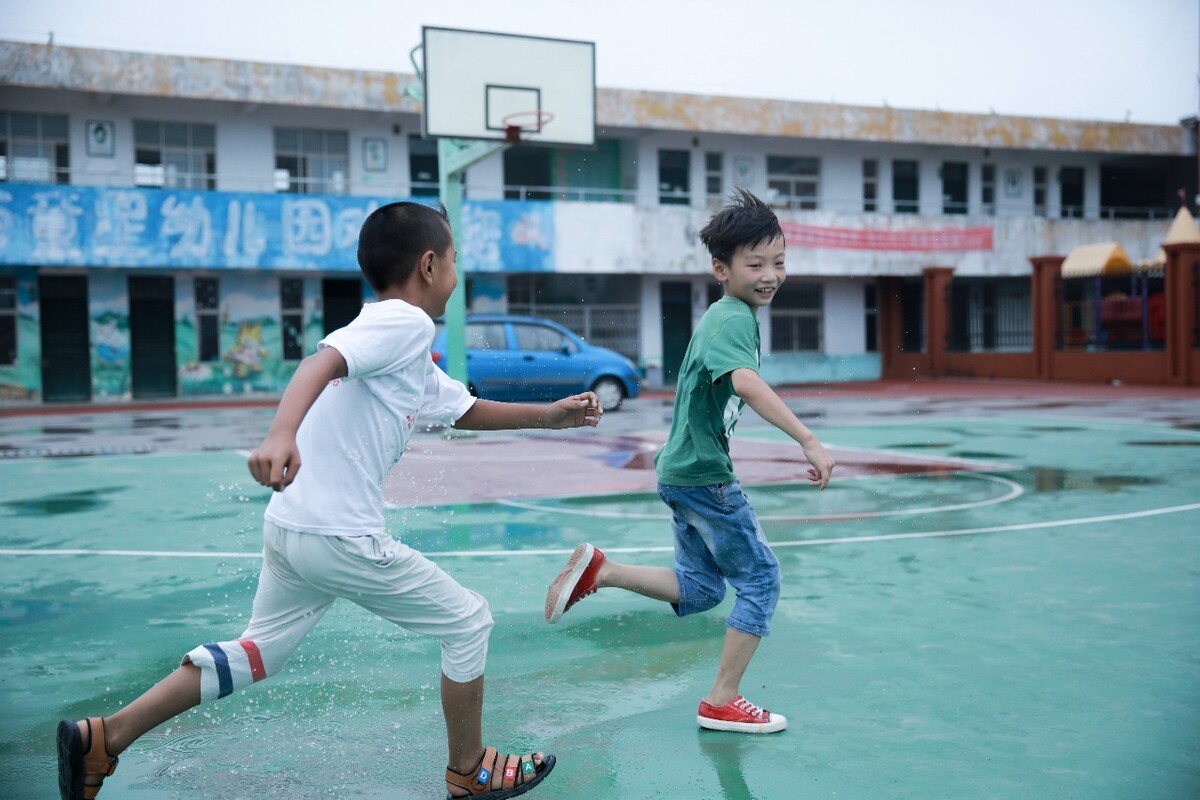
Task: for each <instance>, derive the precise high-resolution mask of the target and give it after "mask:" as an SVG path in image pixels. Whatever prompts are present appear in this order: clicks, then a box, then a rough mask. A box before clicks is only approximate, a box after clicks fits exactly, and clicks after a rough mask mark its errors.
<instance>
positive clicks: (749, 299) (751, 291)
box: [713, 236, 787, 308]
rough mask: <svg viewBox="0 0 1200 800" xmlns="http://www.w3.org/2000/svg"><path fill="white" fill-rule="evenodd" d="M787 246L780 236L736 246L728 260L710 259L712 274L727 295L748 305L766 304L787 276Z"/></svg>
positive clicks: (755, 306) (753, 306) (769, 302)
mask: <svg viewBox="0 0 1200 800" xmlns="http://www.w3.org/2000/svg"><path fill="white" fill-rule="evenodd" d="M786 249H787V248H786V246H785V244H784V241H783V237H782V236H781V237H779V238H777V239H772V240H771V241H769V242H763V243H762V244H760V245H757V246H755V247H739V248H738V249H737V250H736V251H735V252H734V254H733V257H732V258H731V259H730V263H729V264H725V263H724V262H722V261H718V260H717V259H715V258H714V259H713V275H715V276H716V278H717V280H718V281H720V282H721V285H722V286H724V287H725V294H726V295H729V296H730V297H736V298H737V299H738V300H741V301H742V302H743V303H745V304H746V305H748V306H750V307H751V308H761V307H762V306H768V305H770V304H771V301H772V300H774V299H775V293H776V292H777V291H778V290H779V287H780V286H782V285H783V281H784V278H786V277H787V272H786V270H785V269H784V265H783V255H784V252H785V250H786Z"/></svg>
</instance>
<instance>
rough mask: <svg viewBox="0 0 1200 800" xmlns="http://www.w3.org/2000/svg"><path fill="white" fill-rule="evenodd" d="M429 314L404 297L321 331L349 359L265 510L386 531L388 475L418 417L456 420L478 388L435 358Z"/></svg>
mask: <svg viewBox="0 0 1200 800" xmlns="http://www.w3.org/2000/svg"><path fill="white" fill-rule="evenodd" d="M433 336H434V326H433V321H432V320H431V319H430V318H429V316H428V315H426V314H425V312H424V311H422V310H421V309H419V308H416V307H415V306H411V305H409V304H408V303H405V302H404V301H403V300H383V301H381V302H378V303H370V304H368V305H365V306H363V309H362V311H361V312H360V313H359V315H358V317H356V318H355V320H354V321H353V322H351V323H350V324H349V325H347V326H346V327H344V328H340V329H338V330H336V331H334V332H333V333H331V334H329V335H328V336H326V337H325V338H324V339H322V340H321V342H320V344H319V345H318V347H333V348H336V349H337V351H338V352H339V353H341V355H342V357H343V358H344V359H346V366H347V368H348V370H349V374H348V375H347V377H345V378H342V379H340V380H335V381H331V382H330V384H329V385H328V386H326V387H325V390H324V391H323V392H321V395H320V396H319V397H318V398H317V400H316V402H315V403H313V406H312V408H311V409H309V412H308V414H307V415H306V416H305V417H304V421H303V422H302V423H301V424H300V429H299V431H297V433H296V444H297V446H298V447H299V449H300V471H299V472H298V473H297V475H296V480H295V481H294V482H293V483H292V484H291V485H290V486H288V487H287V488H286V489H284V490H283V491H282V492H275V493H274V494H273V496H272V497H271V502H270V503H269V504H268V505H267V510H266V515H265V516H266V519H267V521H268V522H272V523H274V524H276V525H278V526H279V527H281V528H289V529H291V530H294V531H303V532H306V533H322V534H331V535H338V536H357V535H366V534H374V533H382V532H384V523H383V481H384V478H386V477H387V474H388V472H389V471H390V470H391V468H392V467H393V466H394V465H395V464H396V462H397V461H399V460H400V456H401V455H402V454H403V453H404V448H405V447H406V446H407V445H408V440H409V438H410V437H411V436H412V431H413V427H414V426H415V425H416V422H417V419H418V418H419V417H428V418H435V419H440V420H442V421H444V422H454V421H455V420H457V419H458V418H459V417H461V416H462V415H463V414H465V413H466V412H467V410H468V409H470V408H471V405H472V404H473V403H474V402H475V398H473V397H471V395H470V393H469V392H468V391H467V388H466V387H465V386H463V385H462V384H461V383H459V382H458V381H456V380H454V379H452V378H450V377H449V376H448V375H446V374H445V373H444V372H442V371H441V370H440V369H438V368H437V367H436V366H434V363H433V358H432V356H431V355H430V351H429V348H430V346H431V345H432V344H433Z"/></svg>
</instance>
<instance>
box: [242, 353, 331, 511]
mask: <svg viewBox="0 0 1200 800" xmlns="http://www.w3.org/2000/svg"><path fill="white" fill-rule="evenodd" d="M347 372H348V370H347V368H346V359H344V358H343V357H342V354H341V353H339V352H338V351H337V350H336V349H335V348H333V347H324V348H322V349H320V350H318V351H317V352H315V353H313V354H312V355H311V356H308V357H307V358H305V359H304V360H303V361H301V362H300V366H298V367H296V372H295V373H294V374H293V375H292V379H291V380H290V381H288V385H287V388H286V389H284V390H283V397H281V398H279V407H278V408H277V409H276V410H275V419H274V420H272V422H271V427H270V428H269V429H268V430H267V435H266V436H265V437H264V438H263V440H262V444H260V445H259V446H258V447H257V448H256V449H255V450H254V452H253V453H251V454H250V458H249V460H248V461H247V466H248V467H249V468H250V474H251V475H253V476H254V480H256V481H258V482H259V483H261V484H262V485H263V486H270V487H271V488H272V489H274V490H275V491H277V492H282V491H283V490H284V489H286V488H287V487H288V486H289V485H290V484H291V482H292V481H294V480H296V473H297V472H299V471H300V450H299V449H298V448H297V447H296V431H297V430H298V429H299V428H300V423H301V421H303V420H304V415H305V414H307V413H308V410H309V409H310V408H312V404H313V403H315V402H316V401H317V398H318V397H320V395H321V392H323V391H324V390H325V387H326V386H328V385H329V382H330V381H332V380H335V379H337V378H344V377H346V374H347Z"/></svg>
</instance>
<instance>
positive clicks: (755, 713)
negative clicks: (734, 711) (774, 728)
mask: <svg viewBox="0 0 1200 800" xmlns="http://www.w3.org/2000/svg"><path fill="white" fill-rule="evenodd" d="M733 706H734V708H740V709H741V710H742V711H745V712H746V713H747V714H749V715H750V716H752V717H762V716H765V715H766V712H764V711H763V710H762V709H761V708H759V707H758V706H756V705H754V703H751V702H750V701H749V700H747V699H746V698H744V697H739V698H738V699H737V700H734V701H733Z"/></svg>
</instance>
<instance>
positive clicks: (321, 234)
mask: <svg viewBox="0 0 1200 800" xmlns="http://www.w3.org/2000/svg"><path fill="white" fill-rule="evenodd" d="M395 199H396V198H383V197H347V196H334V195H302V194H251V193H242V192H193V191H182V190H179V191H176V190H170V189H132V188H131V189H107V188H99V187H90V186H54V185H46V184H8V185H6V186H4V187H3V188H0V264H29V265H37V266H112V267H155V268H159V269H162V268H164V267H168V268H169V267H182V268H188V267H203V268H216V269H220V268H266V269H312V270H346V271H356V270H357V269H358V261H357V258H356V251H357V248H358V231H359V228H360V227H361V226H362V222H363V220H364V219H366V217H367V215H368V214H370V213H371V212H372V211H374V210H375V209H376V208H378V207H380V206H382V205H385V204H387V203H390V202H393V200H395ZM463 220H464V223H463V228H464V230H463V231H460V232H458V239H459V243H458V249H459V251H460V256H459V268H460V269H464V270H467V271H488V272H496V271H507V272H512V271H543V270H552V269H553V268H554V267H553V253H554V215H553V214H552V213H551V209H550V204H549V203H541V202H536V201H523V202H518V203H514V202H512V201H478V200H476V201H468V202H466V203H465V204H464V211H463Z"/></svg>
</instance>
